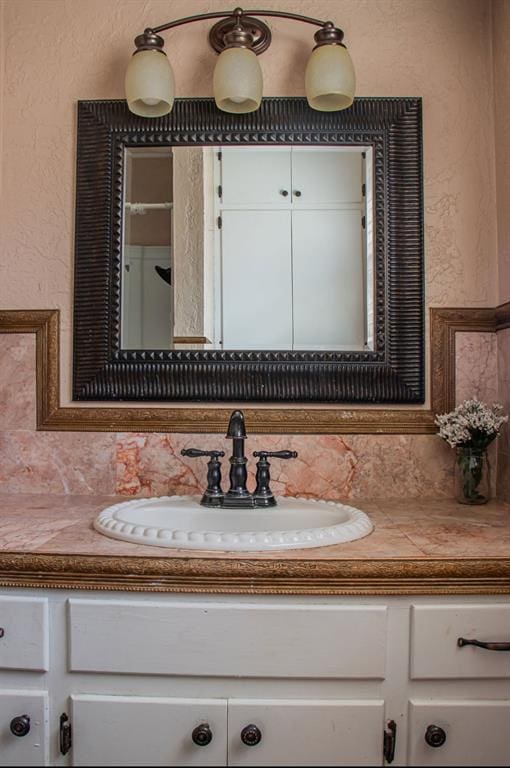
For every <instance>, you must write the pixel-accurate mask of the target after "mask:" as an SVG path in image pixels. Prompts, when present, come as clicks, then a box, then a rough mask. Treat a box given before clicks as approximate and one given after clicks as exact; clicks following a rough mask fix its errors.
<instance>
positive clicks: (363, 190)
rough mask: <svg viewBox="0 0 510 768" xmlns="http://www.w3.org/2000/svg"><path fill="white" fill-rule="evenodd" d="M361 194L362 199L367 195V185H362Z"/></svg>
mask: <svg viewBox="0 0 510 768" xmlns="http://www.w3.org/2000/svg"><path fill="white" fill-rule="evenodd" d="M361 194H362V195H363V197H366V195H367V185H366V184H362V185H361Z"/></svg>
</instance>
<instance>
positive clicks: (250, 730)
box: [241, 723, 262, 747]
mask: <svg viewBox="0 0 510 768" xmlns="http://www.w3.org/2000/svg"><path fill="white" fill-rule="evenodd" d="M261 739H262V733H261V732H260V728H257V726H256V725H253V723H250V725H246V726H245V727H244V728H243V730H242V731H241V741H242V742H243V744H246V746H247V747H254V746H255V745H256V744H258V743H259V742H260V740H261Z"/></svg>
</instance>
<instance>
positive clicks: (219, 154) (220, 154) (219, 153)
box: [218, 149, 222, 161]
mask: <svg viewBox="0 0 510 768" xmlns="http://www.w3.org/2000/svg"><path fill="white" fill-rule="evenodd" d="M221 157H222V152H221V149H220V151H219V152H218V160H220V161H221Z"/></svg>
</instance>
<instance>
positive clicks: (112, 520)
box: [94, 496, 373, 552]
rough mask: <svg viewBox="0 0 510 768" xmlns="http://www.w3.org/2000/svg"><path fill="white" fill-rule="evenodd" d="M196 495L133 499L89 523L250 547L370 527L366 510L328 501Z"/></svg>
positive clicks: (197, 544)
mask: <svg viewBox="0 0 510 768" xmlns="http://www.w3.org/2000/svg"><path fill="white" fill-rule="evenodd" d="M199 501H200V497H199V496H161V497H159V498H154V499H135V500H133V501H124V502H121V503H120V504H114V505H113V506H112V507H107V508H106V509H103V511H102V512H100V513H99V515H98V516H97V518H96V520H95V522H94V527H95V529H96V530H97V531H99V532H100V533H103V534H105V535H106V536H111V537H112V538H114V539H122V540H123V541H130V542H133V543H136V544H149V545H151V546H155V547H173V548H175V549H177V548H178V549H216V550H223V551H233V552H253V551H263V550H279V549H301V548H303V547H322V546H325V545H328V544H338V543H339V542H344V541H353V540H354V539H361V538H362V537H363V536H367V535H368V534H369V533H370V532H371V531H372V529H373V525H372V523H371V521H370V519H369V518H368V516H367V515H366V514H365V513H364V512H361V511H360V510H359V509H355V508H354V507H348V506H345V505H344V504H336V503H335V502H332V501H313V500H311V499H301V498H292V497H285V496H281V497H279V498H278V499H277V501H278V506H276V507H271V508H269V509H212V508H211V509H209V508H206V507H202V506H200V504H199Z"/></svg>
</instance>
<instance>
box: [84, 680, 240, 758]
mask: <svg viewBox="0 0 510 768" xmlns="http://www.w3.org/2000/svg"><path fill="white" fill-rule="evenodd" d="M71 700H72V724H73V750H72V755H73V765H87V766H88V765H90V766H94V765H98V766H99V765H101V766H102V765H104V766H107V765H112V766H118V765H122V766H124V765H126V766H128V765H140V766H145V765H151V766H152V765H154V766H158V765H226V735H225V734H226V727H227V704H226V701H222V700H215V699H177V698H176V699H169V698H158V697H152V696H151V697H146V696H102V695H77V696H72V697H71ZM202 723H208V724H209V727H210V729H211V731H212V740H211V742H210V743H209V744H207V745H206V746H197V745H196V744H194V743H193V740H192V738H191V735H192V732H193V729H194V728H196V727H197V726H198V725H200V724H202Z"/></svg>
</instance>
